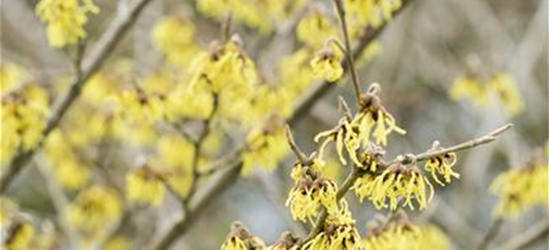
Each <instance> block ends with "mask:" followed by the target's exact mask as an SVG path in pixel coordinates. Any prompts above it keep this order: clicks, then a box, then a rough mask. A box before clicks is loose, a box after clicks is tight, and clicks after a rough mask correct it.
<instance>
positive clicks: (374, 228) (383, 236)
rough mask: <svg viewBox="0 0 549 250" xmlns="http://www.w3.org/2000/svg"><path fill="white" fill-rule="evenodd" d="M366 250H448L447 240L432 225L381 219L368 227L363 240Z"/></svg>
mask: <svg viewBox="0 0 549 250" xmlns="http://www.w3.org/2000/svg"><path fill="white" fill-rule="evenodd" d="M363 244H364V247H365V248H366V249H368V250H387V249H391V250H393V249H394V250H405V249H418V250H419V249H421V250H445V249H449V248H450V244H449V242H448V238H447V237H446V235H444V233H443V232H442V231H441V230H440V229H438V228H437V227H435V226H434V225H415V224H413V223H412V222H411V221H409V220H408V219H407V218H397V219H395V218H389V219H386V218H382V221H373V222H371V223H369V225H368V236H367V237H366V238H365V239H364V240H363Z"/></svg>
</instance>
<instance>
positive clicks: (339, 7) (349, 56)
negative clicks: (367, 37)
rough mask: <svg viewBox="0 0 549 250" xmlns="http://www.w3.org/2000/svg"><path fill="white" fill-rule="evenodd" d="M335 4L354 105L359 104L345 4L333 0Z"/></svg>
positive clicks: (356, 77)
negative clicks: (349, 73)
mask: <svg viewBox="0 0 549 250" xmlns="http://www.w3.org/2000/svg"><path fill="white" fill-rule="evenodd" d="M333 1H334V4H335V6H336V10H337V14H338V15H339V19H340V21H341V29H342V30H343V39H344V40H345V51H344V53H345V57H346V58H347V65H348V66H347V67H348V68H349V71H351V80H352V82H353V89H354V91H355V98H356V105H359V100H360V93H361V92H360V83H359V81H358V75H357V73H356V68H355V62H354V56H353V52H352V48H351V39H350V38H349V31H348V27H347V20H346V17H345V6H344V3H343V0H333Z"/></svg>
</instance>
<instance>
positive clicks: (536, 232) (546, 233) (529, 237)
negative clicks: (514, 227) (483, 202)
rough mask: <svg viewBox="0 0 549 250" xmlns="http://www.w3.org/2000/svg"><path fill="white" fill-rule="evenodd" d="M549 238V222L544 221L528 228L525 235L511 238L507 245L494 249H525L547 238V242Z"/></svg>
mask: <svg viewBox="0 0 549 250" xmlns="http://www.w3.org/2000/svg"><path fill="white" fill-rule="evenodd" d="M548 237H549V221H547V220H546V219H543V220H541V221H540V222H538V223H536V224H534V225H533V226H532V227H530V228H528V229H527V230H526V231H524V232H523V233H521V234H518V235H517V236H515V237H513V238H511V239H510V240H509V241H508V242H506V243H505V244H503V245H501V246H499V247H496V248H494V249H499V250H519V249H524V248H526V247H527V246H528V245H530V244H532V243H534V242H536V241H537V240H540V239H542V238H545V240H546V241H547V238H548Z"/></svg>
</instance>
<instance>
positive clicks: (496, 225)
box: [476, 219, 503, 250]
mask: <svg viewBox="0 0 549 250" xmlns="http://www.w3.org/2000/svg"><path fill="white" fill-rule="evenodd" d="M502 225H503V220H502V219H497V220H495V221H494V222H493V223H492V226H490V229H488V232H486V235H484V238H483V239H482V241H481V242H480V244H479V245H478V247H477V248H476V250H485V249H487V248H488V245H490V242H491V241H492V240H494V239H495V238H496V236H497V235H498V233H499V230H500V229H501V226H502Z"/></svg>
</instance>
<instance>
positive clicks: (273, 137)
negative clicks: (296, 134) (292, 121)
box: [241, 122, 289, 176]
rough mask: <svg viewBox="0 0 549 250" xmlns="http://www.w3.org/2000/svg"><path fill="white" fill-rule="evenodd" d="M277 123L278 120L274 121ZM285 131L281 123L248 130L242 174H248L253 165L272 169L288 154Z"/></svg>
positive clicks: (268, 169)
mask: <svg viewBox="0 0 549 250" xmlns="http://www.w3.org/2000/svg"><path fill="white" fill-rule="evenodd" d="M275 123H278V122H275ZM288 152H289V148H288V143H287V141H286V133H285V130H284V127H283V126H282V124H281V123H279V124H273V125H272V126H270V127H268V128H265V129H256V130H253V131H252V132H250V134H249V136H248V138H247V150H246V151H245V152H244V153H243V155H242V160H243V166H242V171H241V173H242V175H244V176H246V175H248V174H249V173H250V172H251V171H252V169H253V167H254V165H258V166H260V167H261V168H262V169H264V170H267V171H273V170H274V169H275V168H276V167H277V166H278V164H280V162H281V161H282V160H283V159H284V157H285V156H286V155H287V154H288Z"/></svg>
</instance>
